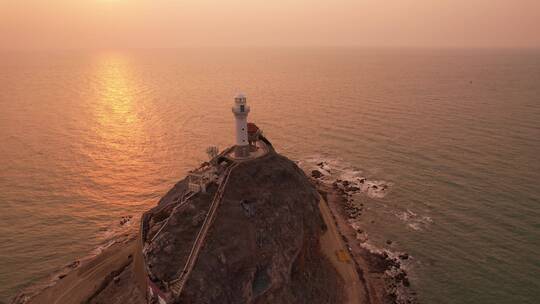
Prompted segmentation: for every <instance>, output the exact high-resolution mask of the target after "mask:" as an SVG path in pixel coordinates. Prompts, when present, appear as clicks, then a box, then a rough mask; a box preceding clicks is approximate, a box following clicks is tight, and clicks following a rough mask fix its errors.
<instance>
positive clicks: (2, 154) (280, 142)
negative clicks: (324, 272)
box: [0, 47, 540, 304]
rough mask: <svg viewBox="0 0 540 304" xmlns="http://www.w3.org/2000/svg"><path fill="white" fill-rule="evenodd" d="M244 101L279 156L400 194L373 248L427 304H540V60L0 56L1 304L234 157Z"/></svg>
mask: <svg viewBox="0 0 540 304" xmlns="http://www.w3.org/2000/svg"><path fill="white" fill-rule="evenodd" d="M238 92H243V93H245V94H246V95H247V98H248V103H249V105H250V106H251V113H250V114H249V118H248V120H249V121H252V122H255V123H256V124H257V125H258V126H259V127H260V128H261V129H262V130H263V132H264V134H265V136H266V137H268V139H270V140H271V141H272V143H273V144H274V146H275V148H276V150H277V151H279V152H280V153H282V154H284V155H286V156H287V157H289V158H291V159H293V160H295V161H298V163H299V164H302V163H303V164H305V163H309V162H311V164H317V163H320V162H324V166H328V167H331V169H332V170H338V171H339V172H341V173H342V174H345V175H346V174H349V175H351V176H357V177H360V176H361V177H365V178H367V179H368V180H371V181H374V182H378V183H384V184H386V185H389V187H388V192H387V193H386V194H385V195H381V196H374V197H367V196H368V195H367V194H368V193H366V203H365V206H366V211H365V213H367V214H370V218H371V219H372V220H371V223H370V226H369V228H368V233H369V236H370V240H369V242H371V245H373V246H374V247H377V248H386V249H388V250H391V251H395V252H407V253H409V255H410V259H409V260H408V264H407V271H408V275H409V278H410V281H411V287H412V288H413V289H414V290H415V291H416V292H417V294H418V298H419V300H420V302H421V303H455V304H463V303H531V304H532V303H538V301H539V299H540V50H533V49H530V50H526V49H522V50H520V49H370V48H345V47H344V48H330V47H329V48H322V47H321V48H315V47H314V48H186V49H163V50H152V49H148V50H111V51H74V50H71V51H33V52H18V51H3V52H1V53H0V302H1V303H8V302H9V301H10V299H11V298H12V297H13V296H14V295H15V294H16V293H17V292H18V291H19V290H21V289H23V288H26V287H28V286H31V285H33V284H36V283H37V282H42V281H43V280H47V278H49V277H50V276H51V273H54V272H55V271H56V270H58V269H60V268H62V267H64V266H65V265H67V264H69V263H71V262H73V261H75V260H77V259H81V258H84V257H86V256H88V255H89V254H92V252H96V250H99V248H103V246H104V244H106V243H107V242H108V241H110V239H111V236H112V235H114V234H115V233H118V232H119V231H120V232H121V231H122V229H123V228H122V227H125V226H126V224H124V225H121V222H125V219H126V218H128V221H127V222H128V223H127V226H130V225H138V223H137V220H136V217H137V216H138V215H139V214H140V213H141V212H143V211H145V210H147V209H149V208H151V207H152V206H154V205H155V204H156V203H157V201H158V199H159V198H160V197H161V196H162V195H164V194H165V193H166V192H167V190H168V189H169V188H171V187H172V186H173V185H174V184H175V183H176V182H177V181H178V180H179V179H181V178H182V177H184V176H185V174H186V173H187V172H188V170H190V169H192V168H194V167H196V166H197V165H198V164H200V163H201V162H203V161H205V160H207V154H206V149H207V148H208V147H209V146H217V147H219V149H224V148H226V147H228V146H230V145H232V144H233V143H234V133H233V132H234V119H233V115H232V113H231V106H232V104H233V97H234V96H235V94H237V93H238ZM338 171H336V172H338ZM131 216H133V218H130V217H131ZM132 228H135V227H132ZM387 241H391V242H387ZM389 243H391V244H389Z"/></svg>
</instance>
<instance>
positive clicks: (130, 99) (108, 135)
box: [88, 54, 149, 204]
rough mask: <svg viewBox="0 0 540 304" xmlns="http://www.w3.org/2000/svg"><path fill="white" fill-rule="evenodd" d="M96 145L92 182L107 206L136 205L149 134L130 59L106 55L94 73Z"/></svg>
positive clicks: (93, 157)
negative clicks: (145, 125)
mask: <svg viewBox="0 0 540 304" xmlns="http://www.w3.org/2000/svg"><path fill="white" fill-rule="evenodd" d="M94 77H95V78H94V79H95V82H94V83H95V100H93V101H92V102H91V104H92V111H91V112H92V113H93V114H94V116H95V117H94V124H93V127H92V129H93V130H94V136H95V137H94V143H93V145H92V146H93V147H92V148H91V149H90V150H91V151H89V155H90V157H91V158H92V160H93V162H94V164H95V165H96V166H95V167H94V168H95V169H94V170H93V172H89V173H88V174H89V177H90V179H91V180H92V181H93V182H94V183H96V184H98V185H99V186H100V188H101V189H103V191H102V192H101V195H103V197H101V199H102V200H104V201H105V202H106V203H117V204H125V203H134V201H136V199H130V195H136V194H137V193H139V191H136V188H137V187H140V184H141V183H144V182H145V178H144V177H145V172H147V170H148V168H147V167H148V165H149V164H148V162H147V156H146V155H145V146H146V144H145V142H146V140H147V134H146V130H145V127H144V121H143V120H142V119H140V115H139V114H140V107H141V103H142V101H141V98H140V97H139V96H138V95H137V87H138V86H139V85H140V84H138V83H137V82H136V73H134V72H133V68H132V66H131V65H130V60H129V57H127V56H123V55H122V54H103V55H101V57H99V58H98V61H97V64H96V69H95V75H94Z"/></svg>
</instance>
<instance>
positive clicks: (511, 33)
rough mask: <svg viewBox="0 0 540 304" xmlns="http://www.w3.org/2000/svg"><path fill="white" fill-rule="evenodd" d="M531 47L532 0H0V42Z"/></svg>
mask: <svg viewBox="0 0 540 304" xmlns="http://www.w3.org/2000/svg"><path fill="white" fill-rule="evenodd" d="M233 45H239V46H369V47H384V46H397V47H399V46H406V47H540V0H468V1H467V0H386V1H384V0H271V1H270V0H0V49H74V48H75V49H104V48H105V49H117V48H173V47H183V46H195V47H197V46H233Z"/></svg>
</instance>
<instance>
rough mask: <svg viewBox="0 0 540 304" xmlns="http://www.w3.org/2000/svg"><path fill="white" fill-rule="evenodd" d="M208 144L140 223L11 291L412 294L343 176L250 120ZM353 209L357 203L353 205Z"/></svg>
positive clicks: (284, 299) (347, 299)
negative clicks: (44, 280)
mask: <svg viewBox="0 0 540 304" xmlns="http://www.w3.org/2000/svg"><path fill="white" fill-rule="evenodd" d="M232 112H233V114H234V117H235V126H236V132H235V133H236V144H235V145H234V146H231V147H229V148H227V149H225V150H223V151H221V152H218V149H217V148H215V147H211V148H209V149H208V151H207V152H208V154H209V161H207V162H204V163H203V164H201V165H200V166H199V167H198V168H196V169H194V170H192V171H190V172H189V173H188V175H187V176H186V177H185V178H184V179H183V180H181V181H179V182H178V183H177V184H176V185H175V186H174V187H173V188H172V189H171V190H170V191H169V192H168V193H167V194H166V195H165V196H163V197H162V198H161V199H160V200H159V202H158V203H157V205H156V206H155V207H154V208H152V209H151V210H149V211H147V212H146V213H144V214H143V215H142V217H141V221H140V225H139V226H138V230H136V231H135V230H134V231H133V232H132V233H128V234H125V235H123V236H122V237H121V238H119V239H118V240H117V242H116V243H115V244H113V245H112V246H110V247H109V248H107V249H105V250H104V251H103V252H102V253H101V254H100V255H98V256H97V257H95V258H93V259H91V260H88V261H84V262H80V263H79V262H77V263H74V264H72V265H69V267H68V268H70V271H67V272H66V273H65V274H63V275H62V277H58V279H57V280H56V281H55V282H54V284H52V285H51V286H49V287H47V288H45V289H43V290H41V291H40V292H36V293H33V294H32V293H29V292H24V291H23V292H21V293H20V294H19V295H18V296H17V297H16V298H15V299H14V301H13V303H18V304H20V303H62V304H69V303H141V304H142V303H159V304H172V303H315V304H316V303H321V304H322V303H353V304H361V303H371V304H377V303H414V302H415V297H414V292H412V291H411V290H410V289H409V288H408V286H409V281H408V279H407V275H406V273H405V272H404V271H403V270H402V269H401V268H400V260H401V259H407V258H408V257H407V256H406V255H402V256H399V257H392V256H389V255H388V254H387V253H385V252H383V251H381V252H374V251H371V250H368V249H367V248H366V247H365V246H362V240H361V238H360V237H359V235H360V234H359V231H358V229H357V228H355V227H354V225H351V224H350V221H349V220H348V219H350V218H351V217H352V216H357V214H356V215H351V207H350V206H349V204H348V201H347V197H348V193H350V192H354V191H357V190H358V188H355V187H353V186H351V185H350V184H348V183H346V184H344V183H334V184H331V185H328V184H326V183H324V182H322V180H321V177H322V175H321V173H320V172H319V171H317V170H315V171H313V172H312V173H311V174H310V175H311V176H310V177H308V176H307V175H306V173H305V172H304V171H303V170H302V169H300V168H299V167H298V165H297V164H296V163H295V162H293V161H291V160H289V159H288V158H286V157H285V156H283V155H280V154H279V153H278V152H276V150H275V149H274V147H273V145H272V144H271V142H270V141H269V140H268V139H267V138H266V137H265V136H264V135H263V133H262V130H261V129H259V127H258V126H257V125H255V124H253V123H248V122H247V116H248V114H249V112H250V107H249V106H248V105H247V102H246V97H245V96H244V95H238V96H237V97H236V98H235V103H234V105H233V108H232ZM353 211H354V210H353Z"/></svg>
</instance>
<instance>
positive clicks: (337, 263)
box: [319, 198, 368, 304]
mask: <svg viewBox="0 0 540 304" xmlns="http://www.w3.org/2000/svg"><path fill="white" fill-rule="evenodd" d="M319 209H320V211H321V215H322V217H323V220H324V222H325V223H326V226H327V227H328V230H327V231H326V232H325V233H324V234H323V235H322V236H321V250H322V252H323V253H324V255H326V256H327V257H328V259H329V260H330V262H331V263H332V265H333V266H334V268H335V269H336V270H337V272H338V273H339V274H340V275H341V277H342V278H343V281H344V283H345V291H346V293H347V302H346V303H348V304H363V303H368V301H366V300H367V298H366V294H365V292H364V290H365V288H364V285H363V283H362V282H361V281H360V278H359V276H358V273H357V272H356V269H355V265H354V263H353V261H352V259H351V256H350V254H349V252H348V250H347V248H346V247H345V244H344V243H343V240H342V239H341V236H340V234H339V232H338V230H337V227H336V225H335V222H334V217H333V216H332V213H331V211H330V209H329V208H328V205H327V203H326V201H324V199H322V198H321V201H320V202H319Z"/></svg>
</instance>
